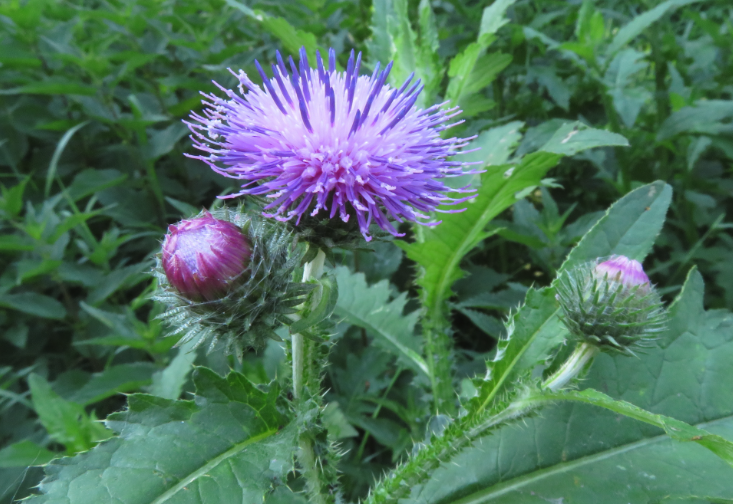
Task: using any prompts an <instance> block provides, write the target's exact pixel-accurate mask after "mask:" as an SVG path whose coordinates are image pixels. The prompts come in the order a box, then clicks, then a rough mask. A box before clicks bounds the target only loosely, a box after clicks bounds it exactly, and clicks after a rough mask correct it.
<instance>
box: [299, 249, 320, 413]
mask: <svg viewBox="0 0 733 504" xmlns="http://www.w3.org/2000/svg"><path fill="white" fill-rule="evenodd" d="M325 261H326V254H325V253H324V252H323V251H322V250H319V251H318V254H316V258H315V259H313V260H312V261H311V262H309V263H306V265H305V268H304V269H303V282H308V281H310V280H318V279H319V278H321V275H323V265H324V263H325ZM292 345H293V347H292V348H293V397H294V398H295V399H296V401H297V400H299V399H300V398H301V396H302V394H303V385H304V373H303V370H304V369H305V359H304V356H305V350H306V349H305V338H303V335H302V334H293V336H292ZM310 378H312V377H310V376H306V377H305V382H306V383H307V382H309V381H311V380H310Z"/></svg>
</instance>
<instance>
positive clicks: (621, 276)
mask: <svg viewBox="0 0 733 504" xmlns="http://www.w3.org/2000/svg"><path fill="white" fill-rule="evenodd" d="M594 273H595V274H596V276H599V277H601V278H607V279H608V280H611V281H614V282H619V283H621V284H623V285H624V286H626V287H636V286H640V287H642V288H646V289H647V290H648V289H649V288H650V287H651V284H650V283H649V277H648V276H647V274H646V273H644V267H643V266H642V265H641V263H640V262H639V261H637V260H635V259H629V258H628V257H626V256H622V255H618V256H613V257H611V258H610V259H609V260H607V261H603V262H602V263H600V264H598V265H597V266H596V267H595V269H594Z"/></svg>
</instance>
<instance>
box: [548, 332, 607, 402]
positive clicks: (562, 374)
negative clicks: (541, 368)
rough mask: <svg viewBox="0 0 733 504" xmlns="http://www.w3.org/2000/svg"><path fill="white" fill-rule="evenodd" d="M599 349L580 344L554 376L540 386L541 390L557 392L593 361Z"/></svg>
mask: <svg viewBox="0 0 733 504" xmlns="http://www.w3.org/2000/svg"><path fill="white" fill-rule="evenodd" d="M600 351H601V350H600V349H599V348H598V347H597V346H595V345H591V344H589V343H581V344H580V345H578V346H577V348H576V349H575V351H574V352H573V353H572V355H571V356H570V357H569V358H568V360H566V361H565V362H564V363H563V365H562V366H561V367H560V369H558V370H557V372H556V373H555V374H553V375H552V376H550V377H549V378H548V379H547V380H545V382H544V383H543V384H542V388H543V389H546V390H549V391H551V392H558V391H559V390H561V389H563V388H564V387H565V386H566V385H567V384H568V383H570V381H571V380H572V379H573V378H575V377H576V376H578V375H579V374H580V373H581V372H582V371H583V370H584V369H586V367H587V366H588V365H589V364H590V363H591V362H592V361H593V359H594V358H595V356H596V355H598V354H599V353H600Z"/></svg>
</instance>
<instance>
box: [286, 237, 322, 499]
mask: <svg viewBox="0 0 733 504" xmlns="http://www.w3.org/2000/svg"><path fill="white" fill-rule="evenodd" d="M325 260H326V254H325V253H324V252H323V251H322V250H319V251H318V254H316V257H315V259H313V260H312V261H311V262H309V263H306V265H305V268H304V269H303V282H308V281H311V280H318V279H319V278H321V276H322V275H323V265H324V263H325ZM313 350H314V349H313V342H312V341H310V340H306V339H305V338H304V337H303V335H302V334H293V335H292V359H293V398H294V399H295V402H296V404H299V403H300V402H301V401H302V400H303V391H304V388H305V387H308V388H309V390H310V393H316V394H320V376H319V374H318V370H314V369H312V366H310V365H308V364H307V362H308V360H310V359H311V357H312V353H313ZM298 448H299V450H298V463H299V464H300V467H301V469H302V470H303V475H304V476H305V480H306V486H307V488H308V494H309V495H310V501H311V502H313V503H315V504H326V502H328V499H327V497H326V496H325V495H324V494H323V492H322V484H321V477H320V470H319V468H318V460H316V455H315V452H314V450H313V439H312V438H311V436H310V434H309V433H308V432H304V433H302V434H301V435H300V439H299V440H298Z"/></svg>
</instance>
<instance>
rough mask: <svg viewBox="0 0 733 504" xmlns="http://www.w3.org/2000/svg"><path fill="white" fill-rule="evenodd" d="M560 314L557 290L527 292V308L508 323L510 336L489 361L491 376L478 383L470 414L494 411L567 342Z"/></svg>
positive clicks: (525, 305) (518, 312)
mask: <svg viewBox="0 0 733 504" xmlns="http://www.w3.org/2000/svg"><path fill="white" fill-rule="evenodd" d="M556 312H557V304H556V302H555V291H554V289H551V288H544V289H540V290H534V289H530V290H529V292H527V298H526V301H525V302H524V305H523V306H522V307H521V308H520V309H519V310H518V311H517V312H516V313H514V314H512V315H511V316H510V317H509V320H508V321H507V322H506V327H507V336H506V338H504V339H503V340H501V341H500V342H499V344H498V347H497V350H496V357H494V359H493V360H492V361H489V362H487V367H488V368H489V372H488V374H487V376H486V377H485V378H484V379H482V380H475V381H474V384H475V385H476V390H477V395H476V397H475V398H473V399H472V400H471V403H470V405H469V406H467V409H468V410H469V411H470V413H472V414H479V413H482V412H483V411H485V410H487V409H490V407H491V405H492V403H493V402H494V401H495V400H496V399H497V398H498V397H499V396H500V394H502V393H504V392H505V391H506V390H507V389H509V388H510V387H511V386H512V385H514V384H515V383H516V382H517V381H518V379H519V378H520V377H521V376H522V374H526V373H527V372H529V371H531V370H532V369H533V368H534V367H535V366H536V365H537V364H539V363H540V362H541V361H542V360H544V359H546V358H547V355H548V354H549V353H550V351H551V350H552V349H553V348H554V347H556V346H558V345H560V344H561V343H562V342H563V340H564V339H565V335H566V333H567V331H566V330H565V328H564V326H563V324H562V322H561V321H560V320H559V318H558V317H557V316H556V315H555V314H556Z"/></svg>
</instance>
